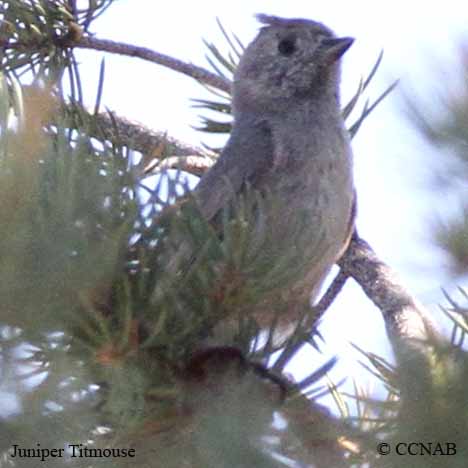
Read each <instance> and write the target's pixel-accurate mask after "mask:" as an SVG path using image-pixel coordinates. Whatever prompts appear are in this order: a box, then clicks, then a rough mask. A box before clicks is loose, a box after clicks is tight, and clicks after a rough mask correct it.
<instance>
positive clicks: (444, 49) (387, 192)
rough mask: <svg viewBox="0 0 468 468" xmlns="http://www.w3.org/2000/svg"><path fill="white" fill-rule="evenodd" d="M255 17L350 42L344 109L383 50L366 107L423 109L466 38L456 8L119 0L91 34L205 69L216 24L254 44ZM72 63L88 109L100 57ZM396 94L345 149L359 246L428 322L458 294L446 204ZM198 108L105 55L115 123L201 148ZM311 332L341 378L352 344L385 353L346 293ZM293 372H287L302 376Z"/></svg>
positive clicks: (354, 293)
mask: <svg viewBox="0 0 468 468" xmlns="http://www.w3.org/2000/svg"><path fill="white" fill-rule="evenodd" d="M259 12H262V13H268V14H275V15H280V16H286V17H304V18H310V19H314V20H318V21H321V22H323V23H325V24H327V25H328V26H329V27H331V28H332V29H333V30H334V31H335V32H336V33H337V34H338V35H343V36H352V37H355V38H356V41H355V43H354V44H353V46H352V47H351V49H350V50H349V51H348V52H347V53H346V55H345V58H344V64H343V78H342V96H343V102H344V103H345V102H346V101H347V99H349V98H350V97H351V96H352V94H353V92H354V91H355V89H356V87H357V84H358V81H359V78H360V77H361V76H362V75H366V74H367V73H368V71H369V70H370V68H371V67H372V65H373V64H374V62H375V60H376V58H377V56H378V54H379V52H380V51H381V50H382V49H383V50H384V60H383V65H382V69H381V70H380V71H379V73H378V76H377V78H376V80H375V82H374V83H373V85H372V86H371V91H370V93H369V96H370V97H371V98H375V97H377V96H378V95H379V94H380V93H381V92H382V91H384V90H385V88H386V87H387V86H388V85H389V84H390V83H391V82H392V81H394V80H395V79H397V78H398V79H399V80H400V88H401V89H407V90H411V92H416V93H417V95H420V96H421V97H422V98H424V99H426V101H427V102H430V101H431V96H433V95H434V93H436V92H438V90H440V89H441V86H443V85H450V86H452V81H451V76H450V74H446V75H444V71H446V70H452V66H453V65H454V56H455V51H456V45H457V43H458V41H459V40H460V39H461V38H463V37H465V38H468V31H466V24H468V9H467V8H465V9H464V10H463V9H460V2H459V1H454V0H446V1H445V2H435V1H425V2H423V1H419V0H414V1H411V2H410V1H407V0H406V1H401V0H394V1H393V2H375V1H359V0H358V1H353V2H349V1H333V0H329V1H326V2H324V1H322V2H316V1H304V0H290V1H288V2H284V1H279V0H271V1H260V0H249V1H243V0H241V1H236V2H219V1H212V0H207V1H198V2H180V1H177V0H174V1H172V2H164V7H161V4H160V2H155V1H153V0H118V1H116V2H115V4H114V5H113V6H112V7H111V8H110V9H109V10H108V11H107V12H106V13H105V14H104V15H103V16H102V18H101V19H99V20H98V21H97V22H96V23H95V24H94V27H93V29H92V31H93V32H94V33H96V36H97V37H99V38H103V39H112V40H116V41H123V42H128V43H131V44H134V45H140V46H145V47H149V48H151V49H153V50H155V51H158V52H161V53H164V54H167V55H170V56H173V57H176V58H178V59H181V60H185V61H189V62H193V63H195V64H197V65H202V66H207V67H208V65H207V62H206V59H205V53H206V48H205V46H204V45H203V42H202V39H206V40H207V41H209V42H214V43H215V44H217V45H219V46H222V45H223V44H224V43H223V39H222V35H221V34H220V32H219V29H218V26H217V24H216V18H217V17H218V18H219V19H220V20H221V22H222V23H223V25H224V26H225V27H226V29H227V30H230V31H233V32H235V33H236V34H237V35H238V36H239V38H240V39H241V40H242V41H243V42H244V43H248V42H249V41H250V40H251V39H253V37H254V35H255V34H256V31H257V28H258V24H257V22H256V20H255V18H254V14H255V13H259ZM77 56H78V59H79V60H80V62H81V66H82V79H83V82H84V84H85V93H86V94H87V97H88V99H89V104H90V105H92V104H93V103H94V101H93V99H94V96H95V92H96V87H97V79H98V74H99V64H100V60H101V58H102V56H103V54H102V53H99V52H95V51H79V53H78V54H77ZM436 70H438V72H437V73H435V71H436ZM441 77H442V78H443V80H441ZM454 81H456V80H455V79H454ZM398 93H399V91H398V90H397V92H395V93H392V95H391V96H390V97H388V98H387V99H386V100H385V102H384V103H383V104H382V105H380V106H379V107H378V109H377V110H376V111H375V113H374V114H373V115H371V117H370V118H369V119H367V120H366V122H365V123H364V126H363V127H362V128H361V130H360V131H359V133H358V135H357V136H356V138H355V139H354V141H353V151H354V157H355V180H356V187H357V192H358V221H357V223H358V228H359V232H360V234H361V236H362V237H364V238H365V239H366V240H367V241H369V242H370V244H371V245H372V246H373V247H374V249H375V250H376V252H377V254H378V255H379V256H380V257H381V258H382V259H383V260H385V261H386V262H387V263H389V264H390V265H391V266H392V267H393V268H394V269H395V271H396V272H397V274H398V275H399V276H400V277H401V279H402V281H403V283H404V284H405V285H407V287H408V288H409V290H410V291H411V292H412V293H413V294H415V295H416V296H417V297H418V298H419V299H420V300H421V301H422V302H423V303H425V304H427V305H428V306H429V307H431V310H433V311H434V313H437V312H436V311H437V304H438V303H442V302H443V298H442V293H441V290H440V286H444V287H445V288H446V289H447V290H448V291H449V292H450V291H451V290H454V288H455V286H456V284H457V283H456V282H455V280H454V279H453V278H451V277H450V275H449V274H448V268H447V259H446V258H445V257H444V255H443V253H442V252H441V251H440V250H439V249H437V248H436V247H435V246H434V245H433V243H432V242H431V237H430V222H431V220H432V219H433V214H434V210H436V211H438V212H440V213H441V214H442V215H443V213H444V210H445V209H446V208H447V204H448V203H449V202H450V200H449V199H445V198H444V197H445V195H444V194H440V193H435V192H434V191H433V190H432V189H431V187H430V186H429V184H428V176H429V170H428V168H429V167H430V164H429V163H428V161H429V160H430V158H431V157H436V156H437V155H434V154H432V153H433V150H432V149H431V148H428V147H427V146H426V147H424V146H423V144H422V143H421V142H420V141H419V140H418V137H417V135H416V133H415V132H414V130H413V128H412V126H411V124H410V123H409V122H408V121H407V120H406V119H405V118H404V116H403V114H402V113H401V112H400V111H399V96H398ZM201 97H206V94H205V93H204V91H203V89H202V88H201V87H200V86H199V85H198V84H197V83H195V82H194V81H192V80H190V79H189V78H187V77H185V76H181V75H179V74H177V73H175V72H173V71H171V70H167V69H164V68H163V67H160V66H158V65H155V64H152V63H148V62H146V63H145V62H143V61H142V60H139V59H132V58H128V57H116V56H108V55H106V80H105V86H104V95H103V104H104V105H105V106H107V107H108V108H109V109H111V110H113V111H115V112H116V113H117V114H118V115H122V116H125V117H127V118H130V119H133V120H136V121H139V122H141V123H143V124H145V125H146V126H148V127H150V128H152V129H156V130H161V131H167V132H168V134H169V135H171V136H173V137H176V138H179V139H180V140H183V141H185V142H188V143H191V144H195V145H200V144H201V143H202V142H204V143H208V144H210V143H213V140H212V139H210V136H207V135H206V134H203V133H200V132H197V131H195V130H194V129H193V126H196V125H197V124H198V122H199V121H198V117H197V115H198V113H199V110H198V109H193V108H192V107H191V102H190V99H191V98H201ZM361 105H362V104H361ZM337 324H339V326H337ZM363 324H365V326H363ZM321 331H322V333H323V335H324V337H325V340H326V346H324V350H326V352H327V354H326V355H327V356H330V355H333V354H335V353H338V354H339V355H340V357H341V359H340V366H347V368H348V365H349V362H351V361H352V362H353V365H354V362H355V358H356V354H354V353H353V352H352V350H351V347H350V343H351V342H354V343H357V344H359V346H361V347H362V348H364V349H365V350H369V351H374V352H378V353H383V354H386V355H388V353H389V346H388V344H387V343H386V338H385V332H384V328H383V322H382V320H381V317H380V314H379V312H378V311H377V310H376V309H375V307H373V306H372V304H370V303H369V301H368V300H367V299H366V298H365V296H364V295H363V293H362V292H361V291H360V289H359V288H358V287H356V286H355V285H354V286H353V285H351V284H349V285H347V286H346V288H345V291H344V292H343V294H341V295H340V297H339V298H338V299H337V301H336V303H335V304H334V305H333V307H332V309H331V310H330V311H329V312H328V313H327V316H326V318H325V320H324V323H323V325H322V328H321ZM324 359H325V358H324ZM298 362H299V364H298V366H299V367H298V368H297V369H295V371H296V372H298V373H300V372H301V369H300V366H301V364H300V361H298ZM342 369H343V367H342Z"/></svg>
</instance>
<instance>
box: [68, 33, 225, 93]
mask: <svg viewBox="0 0 468 468" xmlns="http://www.w3.org/2000/svg"><path fill="white" fill-rule="evenodd" d="M72 46H73V47H79V48H81V49H94V50H101V51H103V52H110V53H113V54H119V55H127V56H129V57H138V58H141V59H143V60H147V61H149V62H153V63H157V64H158V65H162V66H164V67H167V68H170V69H172V70H174V71H177V72H179V73H182V74H184V75H187V76H189V77H191V78H194V79H195V80H197V81H199V82H201V83H203V84H205V85H207V86H212V87H214V88H217V89H220V90H222V91H225V92H226V93H230V91H231V82H230V81H229V80H228V79H226V78H222V77H221V76H219V75H216V74H215V73H212V72H210V71H208V70H205V69H204V68H202V67H198V66H197V65H193V64H191V63H186V62H183V61H182V60H178V59H175V58H173V57H170V56H168V55H164V54H160V53H159V52H155V51H154V50H151V49H148V48H146V47H138V46H135V45H132V44H125V43H123V42H115V41H110V40H107V39H98V38H96V37H90V36H83V37H81V38H80V39H79V40H78V41H76V42H74V43H73V44H72Z"/></svg>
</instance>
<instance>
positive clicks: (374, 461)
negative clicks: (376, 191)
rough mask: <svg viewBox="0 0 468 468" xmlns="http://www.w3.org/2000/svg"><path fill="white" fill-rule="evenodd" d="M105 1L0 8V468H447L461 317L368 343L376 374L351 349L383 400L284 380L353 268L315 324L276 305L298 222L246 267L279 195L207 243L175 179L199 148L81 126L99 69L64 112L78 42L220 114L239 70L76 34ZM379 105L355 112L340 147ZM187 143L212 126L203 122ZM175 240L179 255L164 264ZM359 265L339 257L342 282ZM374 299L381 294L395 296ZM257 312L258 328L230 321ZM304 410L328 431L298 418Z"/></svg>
mask: <svg viewBox="0 0 468 468" xmlns="http://www.w3.org/2000/svg"><path fill="white" fill-rule="evenodd" d="M112 3H113V1H112V0H93V1H91V0H90V1H88V2H76V1H72V0H68V1H63V0H21V1H20V0H11V1H0V50H1V57H0V60H1V65H2V68H1V78H0V226H1V235H0V301H1V307H0V326H1V328H0V352H1V354H0V372H1V386H0V391H1V394H0V409H1V414H0V466H17V467H28V466H31V467H32V466H38V464H41V463H44V466H48V467H55V466H57V467H59V466H60V467H63V466H70V467H75V466H76V467H93V468H94V467H96V468H97V467H101V466H112V467H118V466H124V467H126V466H138V467H168V468H170V467H204V468H206V467H226V468H228V467H243V466H255V467H286V466H323V467H341V466H343V467H345V466H361V465H362V466H376V467H378V466H425V467H427V466H441V465H437V464H433V465H431V463H432V462H433V460H435V458H434V457H432V458H431V457H429V456H423V457H411V459H410V458H408V457H407V456H406V457H404V459H405V460H406V461H408V460H410V461H411V463H408V464H405V462H404V463H403V464H402V463H401V460H402V457H397V456H396V455H395V453H394V452H393V453H392V455H390V456H388V457H383V456H380V455H379V453H378V452H377V450H376V447H377V445H378V443H380V442H382V441H384V442H386V443H388V444H389V445H390V447H392V448H394V447H395V446H396V444H397V443H398V442H408V443H409V442H410V439H411V442H429V441H432V442H433V443H435V444H436V443H437V442H440V443H441V444H442V443H447V442H450V443H452V442H453V443H454V444H456V446H457V449H458V454H457V456H456V457H452V458H450V461H452V460H453V461H454V464H453V465H449V464H446V465H445V466H466V464H464V463H463V460H466V454H465V456H464V457H463V455H460V453H461V452H462V451H463V450H464V449H463V445H464V444H465V442H464V437H463V435H464V434H465V433H466V430H467V425H468V421H467V418H466V416H465V415H464V414H462V413H461V412H460V408H464V407H465V406H464V405H465V404H466V392H465V391H464V389H465V388H466V385H465V384H467V383H468V375H467V369H468V365H467V364H468V360H467V358H466V353H465V352H464V350H463V347H462V344H463V341H462V339H461V338H460V337H461V336H464V333H465V332H466V321H465V318H464V317H465V316H466V310H465V309H463V308H462V306H460V305H459V304H457V303H455V302H454V301H451V303H450V310H448V311H447V313H448V314H450V316H451V318H452V320H453V321H454V336H453V339H452V342H451V343H446V342H445V340H442V339H441V338H440V337H439V336H438V335H437V334H436V333H434V334H433V335H430V336H429V338H431V340H432V341H427V340H426V341H424V342H421V341H418V340H410V339H409V338H408V337H407V336H405V335H404V334H403V333H396V332H391V331H390V330H389V331H388V332H389V337H390V339H391V340H392V343H393V344H398V347H397V348H398V352H396V355H397V364H396V365H394V366H392V365H390V364H389V363H387V362H386V361H385V360H384V359H382V358H379V357H378V356H375V355H373V354H371V353H365V352H364V353H363V354H364V355H365V357H366V359H367V360H368V362H370V365H369V369H370V370H371V372H372V373H373V374H374V376H375V378H376V379H378V380H379V381H380V382H382V383H383V385H384V387H385V388H386V390H387V391H388V396H387V398H386V400H385V399H384V400H383V401H375V400H372V399H370V398H368V397H367V396H366V395H364V394H363V392H362V391H361V390H360V389H359V385H356V393H355V395H353V396H351V397H350V396H348V397H346V396H345V395H342V394H341V393H340V391H339V385H335V384H334V383H332V382H331V381H330V380H329V379H328V378H327V376H326V374H327V372H328V371H329V370H330V369H331V368H332V367H333V365H334V362H335V361H334V360H333V359H332V360H331V361H329V362H327V363H326V364H325V365H323V366H322V367H320V368H318V369H317V368H312V367H311V368H310V369H308V371H309V375H308V376H306V377H305V378H303V379H302V380H300V381H295V380H294V378H293V377H291V376H289V375H288V373H287V372H286V370H285V369H286V366H287V365H288V364H289V363H290V362H291V360H292V359H293V358H294V356H295V355H296V354H297V352H298V350H299V349H301V348H303V347H304V346H306V347H309V348H310V350H311V352H317V349H318V345H317V343H318V341H319V339H320V335H319V333H318V331H317V325H318V322H319V320H320V317H321V316H322V314H323V313H324V312H325V309H326V307H327V305H328V304H329V303H330V302H331V301H332V300H333V298H334V297H335V295H336V293H337V292H338V291H339V289H340V288H341V286H342V285H343V283H344V281H345V280H346V278H347V277H348V276H351V275H353V274H354V273H353V272H352V271H351V270H352V266H351V267H350V266H349V265H350V264H351V263H352V264H353V265H354V263H353V262H351V263H346V259H345V260H344V261H343V263H342V264H341V269H342V271H341V272H340V274H339V275H338V277H337V279H336V281H335V282H334V285H335V286H333V284H332V287H331V288H330V289H329V290H328V291H327V292H326V293H325V295H324V297H323V298H322V300H321V301H320V303H319V304H318V305H317V306H316V307H314V308H311V307H310V306H309V304H296V303H294V298H293V297H289V296H288V295H287V294H286V293H285V291H286V290H287V287H286V286H287V285H288V283H289V282H290V281H292V280H294V278H296V277H297V276H298V275H301V273H302V271H303V268H304V267H305V265H306V263H307V260H308V258H307V254H306V253H305V252H306V248H305V245H302V244H301V242H302V241H303V240H302V239H301V232H302V230H301V222H305V221H304V220H299V221H298V225H297V226H292V227H291V238H289V239H285V242H284V245H280V246H278V249H277V252H276V251H275V252H273V253H272V252H265V251H264V249H262V245H264V244H268V242H267V241H268V235H269V232H268V227H267V226H265V225H264V223H263V224H262V219H263V217H262V213H264V211H265V210H272V211H274V212H277V213H278V214H279V215H280V213H281V200H277V199H276V198H275V196H274V194H271V196H265V197H262V198H260V197H259V196H258V194H257V193H255V191H253V190H251V191H247V193H246V195H245V196H244V197H242V198H240V199H239V200H236V203H235V204H233V205H232V206H231V207H229V208H226V212H225V213H223V215H222V216H221V219H219V220H218V221H219V223H218V226H217V227H216V229H215V228H214V227H213V226H212V225H211V224H209V223H207V222H206V221H205V220H204V219H203V217H202V216H201V215H200V214H199V212H198V210H197V207H196V204H195V202H194V201H193V200H192V199H191V197H190V194H189V193H188V188H187V182H186V178H185V176H184V174H185V173H186V172H192V173H195V174H200V173H203V171H204V170H206V168H207V167H209V165H210V163H211V162H212V160H213V158H215V157H216V151H214V150H210V151H207V150H206V151H205V150H203V151H202V150H199V149H196V148H191V147H190V146H189V145H184V144H183V143H181V142H178V141H176V140H174V139H171V138H170V137H168V136H167V135H162V134H160V133H158V132H156V131H150V130H148V129H145V128H143V127H141V126H138V125H135V124H132V123H131V122H128V121H127V120H125V118H123V117H119V116H116V115H114V114H113V113H111V112H107V111H106V112H102V111H101V107H102V106H101V96H102V89H103V86H105V78H104V65H102V67H101V76H100V82H99V84H98V86H97V90H96V94H97V98H96V103H95V106H94V109H93V110H92V111H90V110H89V109H86V108H85V107H84V105H83V95H82V86H81V80H82V78H83V77H82V76H81V74H80V67H79V64H78V63H77V61H76V59H75V56H74V51H75V49H76V48H80V47H83V48H88V49H89V48H91V49H96V50H105V51H108V52H112V51H117V49H118V53H126V51H127V52H128V51H130V50H132V51H133V52H132V53H130V52H129V53H128V55H134V56H139V57H140V58H144V59H147V60H152V61H154V62H157V63H163V64H165V65H166V66H170V67H171V68H173V69H174V70H175V71H178V72H182V73H185V74H188V75H190V76H192V78H195V79H197V80H198V81H200V82H201V83H202V84H203V85H205V86H207V87H209V89H211V90H217V92H220V93H222V94H221V96H220V95H219V94H217V97H216V99H215V100H213V101H210V100H202V101H200V100H199V101H197V105H199V106H201V107H202V108H203V109H205V110H211V111H218V112H221V113H223V114H228V113H229V112H230V106H229V94H228V92H227V90H228V89H229V87H228V83H229V79H230V73H232V70H233V69H234V67H235V64H236V63H237V60H238V58H239V56H240V54H241V53H242V43H241V41H240V40H239V39H238V38H237V37H236V36H232V35H229V34H227V33H226V32H225V30H224V29H222V31H223V32H224V35H225V38H226V39H227V43H228V46H229V47H230V50H231V52H230V53H228V54H227V55H226V56H224V55H223V54H221V53H220V52H219V50H218V49H217V47H216V46H214V45H213V44H207V46H208V50H209V52H210V53H211V59H210V60H211V65H212V66H213V68H214V70H215V73H211V72H209V71H207V70H204V69H201V68H199V67H195V66H190V65H188V64H183V63H182V62H179V61H177V60H176V59H170V58H168V57H165V56H162V55H160V54H158V53H154V54H150V53H149V52H148V51H147V50H141V49H138V48H136V46H130V45H128V44H120V45H119V44H116V43H112V42H111V41H106V40H100V39H98V38H97V37H95V36H94V35H92V34H91V32H90V31H92V29H93V24H94V20H95V19H96V18H98V17H99V16H100V15H101V14H105V11H106V9H107V8H108V7H110V6H111V4H112ZM93 32H97V33H98V32H99V31H93ZM169 59H170V60H169ZM380 60H381V57H379V59H378V61H377V63H376V66H375V67H374V68H373V69H372V71H371V73H370V74H369V76H368V78H367V79H365V80H362V82H361V83H360V84H359V86H358V89H357V92H356V95H355V96H354V98H353V99H352V100H351V102H350V103H349V104H348V105H347V106H346V107H345V108H344V110H343V113H344V115H345V117H349V116H350V115H354V114H355V113H356V112H354V113H352V111H353V109H354V110H356V109H357V107H356V105H357V104H358V103H360V101H361V98H362V95H363V93H364V92H365V91H366V89H367V88H368V85H369V84H370V82H371V80H372V77H373V76H374V74H375V72H376V70H377V68H378V66H379V63H380ZM392 88H393V86H392V87H391V88H389V89H388V90H387V91H385V92H384V93H383V94H382V95H381V97H380V98H379V99H377V101H375V102H374V103H372V104H371V103H369V102H368V101H366V102H365V104H364V106H363V110H362V112H361V113H359V115H358V117H357V119H356V121H355V122H354V123H352V124H350V132H351V134H352V135H354V134H355V133H356V131H358V129H359V127H360V126H361V124H362V123H363V122H364V120H365V118H367V116H368V115H369V113H370V112H371V111H372V110H373V109H374V108H375V106H376V105H377V104H378V103H379V102H380V100H381V99H383V97H385V96H386V95H387V94H388V93H389V92H390V91H391V89H392ZM202 130H206V131H228V130H229V125H226V124H220V123H219V122H217V121H216V120H214V119H210V118H205V120H204V121H203V124H202ZM148 174H151V175H154V174H156V175H157V176H158V178H157V180H158V182H157V183H156V186H150V185H149V184H148V183H147V180H146V179H147V177H148ZM182 192H185V195H184V197H182V198H181V197H180V196H179V195H180V193H182ZM176 198H177V200H176ZM143 200H144V202H143ZM275 210H276V211H275ZM291 239H293V240H294V242H292V241H291ZM356 242H358V241H357V240H356ZM182 244H183V245H188V246H190V249H191V251H192V252H197V255H196V256H195V257H191V258H186V257H185V258H184V257H183V256H180V255H178V254H179V248H180V245H182ZM356 245H361V247H362V246H363V245H364V244H356ZM358 253H359V252H358V251H357V250H355V251H352V252H351V253H350V254H349V255H355V256H356V259H357V260H356V262H355V264H356V265H358V266H359V265H360V263H359V262H360V261H361V260H362V258H361V257H359V256H358ZM358 257H359V258H361V260H360V259H359V258H358ZM377 263H378V262H377V261H374V263H373V265H374V266H375V265H376V264H377ZM376 274H377V273H376ZM340 275H341V276H340ZM371 276H372V275H368V278H370V277H371ZM356 278H357V281H359V278H360V276H359V272H358V273H356ZM370 283H372V281H369V288H368V289H366V288H364V289H365V290H366V294H368V295H369V296H372V293H373V289H372V284H370ZM377 283H379V285H381V284H382V282H378V281H377ZM384 286H385V284H384ZM390 286H394V285H393V284H390ZM390 286H389V287H388V288H387V290H385V291H384V292H386V293H388V295H389V296H391V297H394V296H392V294H393V295H395V294H400V293H401V291H399V290H398V291H394V290H393V289H392V288H391V287H390ZM401 295H403V293H401ZM379 298H380V299H381V300H382V304H385V294H383V293H382V294H381V295H380V296H379ZM371 299H372V297H371ZM373 300H374V301H376V300H377V299H375V298H374V299H373ZM258 304H265V307H269V308H271V309H272V310H274V312H275V313H274V314H272V316H271V315H270V317H273V318H269V320H268V321H262V320H259V317H257V316H255V315H253V314H251V313H250V311H251V309H252V308H253V307H254V306H258ZM293 306H294V307H295V310H296V311H300V314H299V316H300V317H302V318H301V320H299V322H298V324H297V325H296V326H295V328H294V329H293V330H290V333H289V334H288V335H287V336H286V337H285V338H284V339H281V338H279V337H281V336H282V335H281V333H279V332H280V331H281V327H282V325H281V317H282V314H284V313H286V312H287V311H288V308H290V307H293ZM382 307H383V306H382ZM405 307H407V304H405ZM407 308H409V306H408V307H407ZM392 333H393V334H392ZM426 338H428V337H427V336H426ZM397 348H395V349H397ZM415 376H417V378H416V379H415ZM325 393H328V394H330V395H332V396H333V398H334V400H335V402H336V405H337V408H338V409H339V412H340V415H341V418H338V417H333V416H332V414H331V412H330V410H329V409H327V408H325V407H323V406H321V405H320V404H319V403H318V402H317V397H319V396H321V395H323V394H325ZM351 407H352V408H354V409H351ZM448 420H450V421H451V423H452V426H451V429H450V430H448V431H447V430H446V426H447V424H444V421H448ZM465 445H466V444H465ZM434 447H435V446H434ZM443 449H446V447H445V446H441V448H440V450H443ZM425 455H427V454H425ZM444 460H445V461H446V460H447V458H445V459H444ZM423 461H424V463H423ZM439 461H440V458H438V459H437V462H439ZM456 462H459V463H458V464H457V463H456ZM366 464H367V465H366Z"/></svg>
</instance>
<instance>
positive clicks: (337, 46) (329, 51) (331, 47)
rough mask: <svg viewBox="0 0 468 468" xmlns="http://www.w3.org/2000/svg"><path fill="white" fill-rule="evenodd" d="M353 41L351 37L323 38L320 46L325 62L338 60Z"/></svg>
mask: <svg viewBox="0 0 468 468" xmlns="http://www.w3.org/2000/svg"><path fill="white" fill-rule="evenodd" d="M353 42H354V38H353V37H334V38H330V39H323V40H322V43H321V44H320V48H321V49H322V51H323V54H324V56H325V60H326V62H328V63H329V64H330V65H331V64H332V63H334V62H336V61H337V60H339V59H340V58H341V57H342V56H343V54H344V53H345V52H346V51H347V50H348V49H349V48H350V47H351V44H352V43H353Z"/></svg>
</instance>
